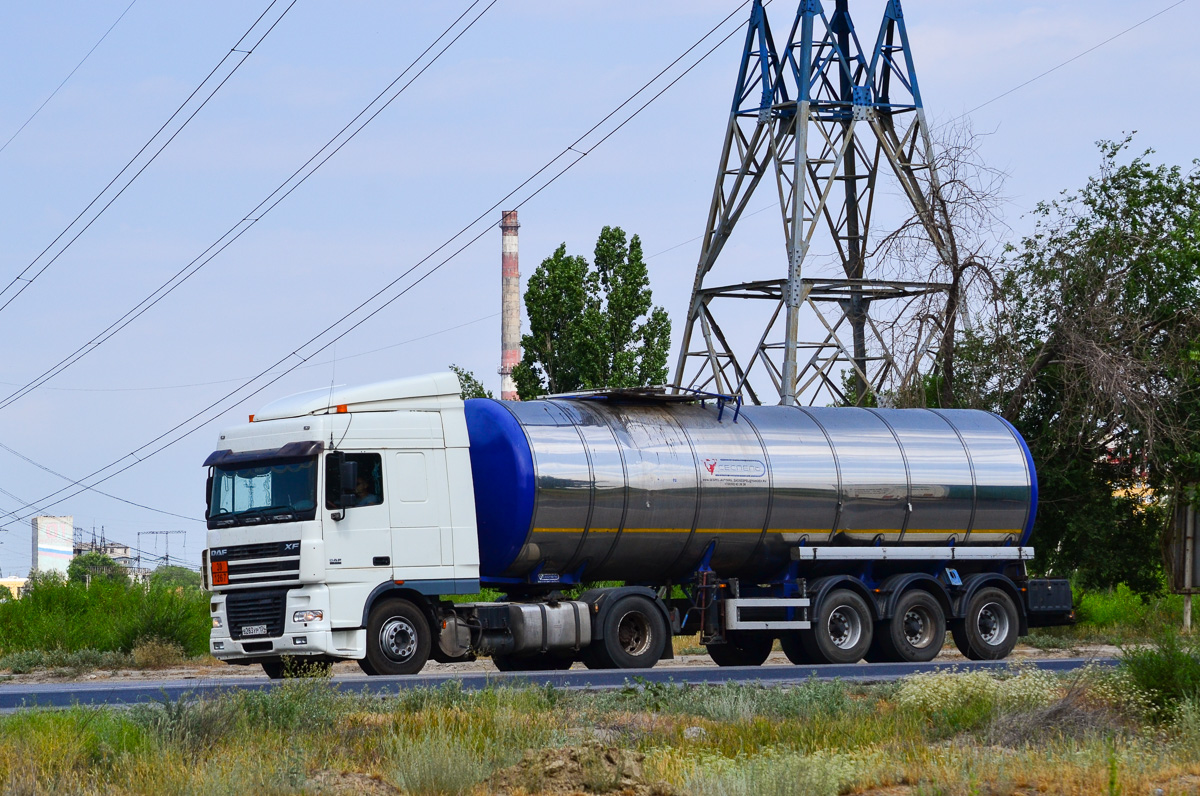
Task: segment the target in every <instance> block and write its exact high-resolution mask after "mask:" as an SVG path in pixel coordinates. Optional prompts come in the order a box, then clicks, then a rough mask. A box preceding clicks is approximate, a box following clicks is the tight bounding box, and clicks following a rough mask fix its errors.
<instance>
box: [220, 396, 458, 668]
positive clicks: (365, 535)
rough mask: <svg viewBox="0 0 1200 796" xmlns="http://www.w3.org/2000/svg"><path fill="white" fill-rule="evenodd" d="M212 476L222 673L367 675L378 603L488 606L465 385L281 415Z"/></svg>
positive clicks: (309, 402)
mask: <svg viewBox="0 0 1200 796" xmlns="http://www.w3.org/2000/svg"><path fill="white" fill-rule="evenodd" d="M205 464H206V466H207V467H208V468H209V485H208V509H207V514H206V516H207V520H208V549H207V550H206V551H205V560H204V571H205V575H206V577H207V578H208V581H209V582H208V584H207V586H208V587H209V588H210V589H211V590H212V592H213V595H212V602H211V609H212V619H213V631H212V636H211V639H210V650H211V652H212V654H213V655H214V656H216V657H217V658H220V659H224V660H229V661H231V662H242V663H245V662H254V661H256V660H259V659H261V660H263V661H265V662H266V665H265V668H267V670H268V672H269V673H270V672H271V671H272V667H271V666H270V665H269V664H272V663H275V662H277V659H280V656H312V657H315V658H318V659H322V660H328V659H335V658H336V659H359V660H361V659H362V658H363V657H364V656H365V655H366V649H367V645H366V632H367V631H366V627H367V617H366V616H365V613H366V607H367V606H370V605H371V603H372V597H373V592H378V591H381V590H388V591H405V592H415V593H417V594H422V595H449V594H472V593H475V592H478V591H479V545H478V540H477V535H476V527H475V503H474V496H473V493H472V487H471V462H470V458H469V455H468V444H467V429H466V424H465V421H464V417H463V402H462V400H461V399H460V397H459V385H458V381H457V379H456V377H455V376H454V374H452V373H444V374H435V375H431V376H421V377H416V378H408V379H398V380H394V381H388V382H382V383H378V384H372V385H366V386H362V387H352V388H341V387H334V388H332V389H322V390H314V391H311V392H306V393H301V394H299V395H294V396H290V397H288V398H285V399H282V400H280V401H276V402H275V403H272V404H270V405H268V406H267V407H265V408H264V409H263V410H262V411H260V412H259V413H257V414H256V415H251V417H250V422H249V423H247V424H245V425H241V426H236V427H233V428H230V429H227V430H226V431H224V432H223V433H222V434H221V437H220V443H219V449H218V450H217V451H215V452H214V453H213V454H212V455H211V456H209V457H208V459H207V461H206V462H205ZM281 608H282V610H280V609H281ZM281 619H282V626H280V620H281ZM261 656H267V657H261ZM268 658H269V659H270V660H268Z"/></svg>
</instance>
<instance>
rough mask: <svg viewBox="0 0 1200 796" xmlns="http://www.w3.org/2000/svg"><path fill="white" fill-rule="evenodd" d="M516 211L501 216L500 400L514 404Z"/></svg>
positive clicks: (518, 339) (517, 303) (517, 311)
mask: <svg viewBox="0 0 1200 796" xmlns="http://www.w3.org/2000/svg"><path fill="white" fill-rule="evenodd" d="M520 226H521V225H520V224H518V223H517V211H516V210H502V211H501V212H500V231H501V232H502V233H503V236H502V243H501V249H500V251H501V255H500V271H501V281H500V284H501V288H500V397H501V398H502V399H504V400H506V401H515V400H517V385H516V383H515V382H513V377H512V371H513V368H514V367H516V364H517V363H518V362H520V361H521V272H520V267H519V265H518V261H517V229H518V228H520Z"/></svg>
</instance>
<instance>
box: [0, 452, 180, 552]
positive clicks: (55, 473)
mask: <svg viewBox="0 0 1200 796" xmlns="http://www.w3.org/2000/svg"><path fill="white" fill-rule="evenodd" d="M0 450H5V451H8V452H9V453H11V454H12V455H13V456H16V457H17V458H18V459H20V460H22V461H24V462H27V463H28V464H31V465H33V466H34V467H36V468H38V469H39V470H42V471H44V472H47V473H50V475H53V476H56V477H58V478H61V479H62V480H64V481H66V482H67V485H68V486H81V487H83V488H84V489H86V490H89V491H91V492H95V493H96V494H97V495H103V496H104V497H106V498H109V499H111V500H116V501H118V502H120V503H125V504H126V505H129V506H135V507H137V508H139V509H145V510H146V511H153V512H154V513H155V514H164V515H166V516H168V517H178V518H179V519H183V520H191V521H192V522H200V520H197V519H196V518H195V517H188V516H187V515H185V514H176V513H175V512H173V511H165V510H163V509H156V508H154V507H153V506H147V505H146V504H144V503H138V502H136V501H133V500H127V499H126V498H123V497H118V496H117V495H113V494H111V493H109V492H102V491H101V490H99V489H95V488H93V487H90V486H88V485H87V484H84V483H81V482H80V481H76V480H75V479H74V478H71V477H70V476H67V475H63V474H62V473H60V472H58V471H57V470H52V469H50V468H49V467H47V466H46V465H44V464H40V463H39V462H35V461H34V460H33V459H31V458H29V457H28V456H26V455H25V454H23V453H21V452H20V451H18V450H14V449H13V448H10V447H9V446H8V445H5V444H4V443H3V442H0ZM0 491H3V490H0ZM4 494H6V495H8V496H9V497H12V498H14V499H18V500H19V498H16V496H15V495H13V494H11V493H9V492H5V493H4ZM22 502H24V501H22ZM20 510H21V509H18V511H20ZM4 514H5V515H6V516H15V515H16V512H14V511H6V512H4ZM4 530H5V529H3V528H0V533H3V532H4Z"/></svg>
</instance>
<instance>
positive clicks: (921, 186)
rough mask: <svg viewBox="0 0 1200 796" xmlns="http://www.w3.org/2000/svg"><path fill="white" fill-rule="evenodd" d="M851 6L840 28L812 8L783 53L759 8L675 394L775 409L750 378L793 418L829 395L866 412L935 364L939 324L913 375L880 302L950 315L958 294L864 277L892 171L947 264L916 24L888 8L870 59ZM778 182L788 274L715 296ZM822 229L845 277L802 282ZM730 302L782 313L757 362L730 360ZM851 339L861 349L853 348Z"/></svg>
mask: <svg viewBox="0 0 1200 796" xmlns="http://www.w3.org/2000/svg"><path fill="white" fill-rule="evenodd" d="M846 2H847V0H836V3H835V8H834V11H833V14H832V16H829V15H827V14H826V13H825V10H824V8H823V7H822V4H821V2H820V0H803V2H801V4H800V7H799V10H798V11H797V13H796V18H795V22H794V23H793V24H792V27H791V31H790V33H789V35H788V38H787V42H786V46H784V48H783V49H782V50H780V49H778V48H777V47H776V45H775V41H774V39H773V37H772V34H771V28H770V25H769V24H768V22H767V16H766V12H765V11H764V9H763V7H762V2H761V0H755V2H754V4H753V7H752V9H751V13H750V23H749V26H748V28H747V32H746V43H745V47H744V48H743V51H742V59H741V66H740V69H739V71H738V79H737V86H736V88H735V90H734V97H733V107H732V110H731V112H730V116H729V123H728V127H727V129H726V134H725V143H724V147H723V149H722V152H721V160H720V168H719V170H718V173H717V180H716V186H715V188H714V190H713V198H712V204H711V207H710V209H709V215H708V224H707V226H706V228H705V232H704V236H703V239H702V240H703V243H702V246H701V251H700V261H699V264H698V266H697V269H696V280H695V283H694V286H693V288H692V297H691V302H690V304H689V307H688V317H687V323H686V325H685V328H684V335H683V340H682V344H681V347H680V352H679V358H678V360H677V365H676V369H675V377H674V381H673V384H674V385H675V387H676V388H691V389H699V390H707V391H715V392H720V393H726V394H736V395H741V396H743V397H744V398H745V399H746V400H748V401H751V402H753V403H765V402H773V399H774V396H767V395H763V396H760V395H759V393H758V392H757V391H756V389H755V387H754V385H752V384H751V382H750V378H751V375H752V374H755V373H758V374H760V375H759V376H757V377H756V378H757V379H758V383H759V385H760V387H761V385H763V384H765V383H766V382H765V381H763V378H764V377H765V378H769V380H770V382H771V383H772V384H773V385H774V387H775V388H776V390H777V391H778V402H779V403H781V404H796V403H798V402H799V400H800V399H801V398H802V397H804V396H807V397H808V398H809V400H810V402H816V401H817V400H818V398H819V397H821V396H825V397H832V398H833V399H834V400H836V401H838V402H842V403H851V404H862V403H864V402H865V401H866V400H868V398H869V397H870V396H874V397H876V398H878V397H879V396H880V393H882V392H883V390H885V389H886V388H889V387H890V388H893V389H894V388H897V387H899V388H903V387H904V386H905V385H909V384H911V383H912V382H913V380H914V379H915V378H916V377H917V376H918V375H919V374H918V366H919V364H920V362H921V359H922V356H923V355H928V354H929V353H931V352H930V351H929V349H928V346H929V344H930V342H931V341H932V340H934V339H936V337H937V335H936V334H935V333H936V331H937V328H936V327H937V326H938V325H939V324H940V322H941V321H940V318H938V317H932V322H931V323H927V324H926V325H927V326H928V328H927V329H925V330H923V331H921V332H919V333H918V335H917V342H916V344H915V345H914V346H913V348H912V351H911V352H910V354H911V356H910V357H909V361H907V362H902V361H900V359H901V358H900V357H898V356H897V355H896V354H894V353H893V352H892V351H891V350H889V345H888V339H887V337H886V335H885V334H884V329H883V327H884V326H886V324H885V323H883V322H881V321H878V320H877V319H874V318H872V317H871V316H870V314H869V310H870V307H871V305H872V304H873V303H876V302H883V301H888V300H897V299H900V300H905V299H907V300H909V301H910V302H911V300H913V299H917V298H920V297H923V296H924V297H933V298H934V299H935V300H934V301H933V302H926V303H927V305H929V304H932V305H940V302H939V301H937V300H936V299H937V297H938V296H940V295H941V293H942V292H943V291H944V289H945V287H946V286H945V285H941V284H936V283H929V282H903V281H894V280H878V279H868V278H866V276H867V274H866V269H865V265H866V260H867V252H868V249H867V242H868V231H869V229H870V221H871V211H872V205H873V202H874V198H875V190H876V183H877V177H878V175H879V172H880V166H881V164H882V165H884V168H885V169H886V170H887V171H890V172H891V173H892V174H893V175H894V177H895V178H896V179H897V180H898V182H899V184H900V187H901V189H902V192H903V194H904V196H905V197H906V198H907V200H908V201H909V202H910V203H911V205H912V209H913V211H914V213H915V215H916V217H917V218H918V219H919V220H920V222H921V225H922V226H923V227H924V228H925V230H926V232H927V233H928V235H929V237H930V240H931V242H932V244H933V246H934V247H935V249H936V250H937V251H938V253H939V256H940V257H942V258H943V260H945V258H946V249H945V243H944V241H943V236H942V234H941V228H942V224H941V221H940V219H939V218H938V217H937V212H938V211H937V210H936V207H937V204H936V203H934V202H931V198H930V197H932V196H935V195H936V194H937V192H938V190H939V185H938V180H937V173H936V169H935V168H934V161H933V147H932V143H931V141H930V136H929V129H928V127H927V125H926V121H925V111H924V108H923V107H922V105H921V94H920V90H919V89H918V86H917V76H916V71H915V69H914V66H913V61H912V56H911V52H910V49H909V43H908V34H907V32H906V30H905V27H904V14H903V11H902V10H901V7H900V2H899V0H890V2H888V4H887V8H886V9H885V11H884V16H883V22H882V24H881V25H880V28H879V33H878V36H877V38H876V41H875V44H874V47H873V48H871V49H869V50H868V49H865V48H864V47H863V46H862V43H861V41H860V40H859V38H858V34H857V33H856V32H855V29H854V24H853V22H852V20H851V18H850V13H849V11H848V10H847V7H846ZM768 174H773V175H774V177H775V180H774V182H775V185H776V188H777V191H778V198H779V207H780V211H781V218H782V221H783V228H784V236H785V240H786V248H787V276H786V277H784V278H773V279H764V280H758V281H750V282H746V281H741V282H726V283H724V284H722V283H719V282H717V280H716V279H715V278H714V266H716V265H717V262H718V258H719V257H720V254H721V250H722V249H723V247H724V246H725V243H726V242H727V241H728V239H729V235H730V233H731V232H732V231H733V228H734V226H735V225H736V224H737V222H738V219H739V218H740V217H741V215H742V213H743V211H744V210H745V209H746V205H747V203H748V202H749V200H750V197H751V196H752V195H753V193H754V191H755V189H756V188H757V187H758V186H759V183H760V182H761V181H762V179H763V178H764V177H765V176H767V175H768ZM821 227H824V228H827V229H828V230H829V232H830V234H831V236H832V239H833V244H834V245H835V247H836V252H837V257H838V259H839V260H840V262H841V265H842V268H843V270H844V272H845V276H844V277H840V276H839V277H838V278H834V279H812V278H805V277H802V271H803V267H804V262H805V256H806V254H807V253H808V251H809V248H810V246H811V244H812V241H813V236H814V234H815V233H816V232H817V230H818V228H821ZM725 270H729V269H725ZM716 273H717V274H719V273H721V270H720V269H718V270H717V271H716ZM721 299H762V300H765V303H766V305H767V306H768V307H770V308H771V309H770V310H769V311H768V312H766V313H765V314H764V317H765V318H766V323H765V326H764V327H762V331H761V336H758V342H757V345H756V346H755V347H754V348H753V349H752V350H750V349H746V350H742V351H740V352H738V351H735V350H734V346H732V345H731V343H730V340H729V338H728V337H727V336H726V333H725V329H723V328H722V324H721V314H722V313H721V308H722V307H724V306H725V305H727V304H728V302H722V301H720V300H721ZM805 308H807V309H808V310H809V311H811V312H812V313H813V314H814V316H815V318H816V319H818V320H819V321H820V322H821V325H822V326H823V328H824V332H823V337H822V339H816V340H812V341H804V340H801V339H800V317H801V312H802V311H803V310H805ZM831 310H832V311H831ZM926 315H929V313H928V311H926ZM934 316H936V313H934ZM927 320H929V319H928V318H927ZM847 327H848V328H849V331H850V335H849V336H850V340H849V341H846V340H844V339H843V338H845V337H846V333H845V331H844V329H845V328H847ZM801 352H804V361H801V360H800V356H801ZM839 368H845V369H847V370H848V372H849V375H850V379H849V380H850V381H851V382H852V383H853V389H850V390H846V389H845V388H844V386H843V384H842V383H839V379H838V376H839V373H840V370H839ZM764 398H766V399H767V400H763V399H764Z"/></svg>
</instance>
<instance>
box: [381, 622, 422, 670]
mask: <svg viewBox="0 0 1200 796" xmlns="http://www.w3.org/2000/svg"><path fill="white" fill-rule="evenodd" d="M379 648H380V649H381V650H383V654H384V655H386V656H387V657H388V658H390V659H391V660H393V661H398V662H400V663H403V662H405V661H407V660H408V659H409V658H411V657H412V656H413V655H415V654H416V652H417V629H416V628H415V627H413V625H412V622H409V621H408V620H407V619H405V618H403V617H399V616H394V617H392V618H391V619H389V620H387V621H386V622H384V623H383V627H381V628H380V629H379Z"/></svg>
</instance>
